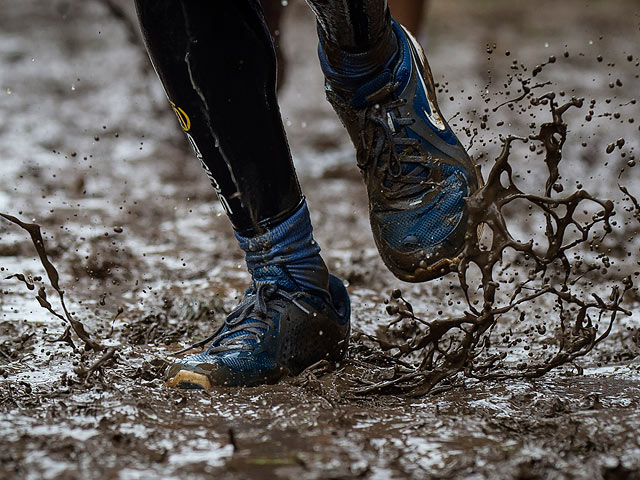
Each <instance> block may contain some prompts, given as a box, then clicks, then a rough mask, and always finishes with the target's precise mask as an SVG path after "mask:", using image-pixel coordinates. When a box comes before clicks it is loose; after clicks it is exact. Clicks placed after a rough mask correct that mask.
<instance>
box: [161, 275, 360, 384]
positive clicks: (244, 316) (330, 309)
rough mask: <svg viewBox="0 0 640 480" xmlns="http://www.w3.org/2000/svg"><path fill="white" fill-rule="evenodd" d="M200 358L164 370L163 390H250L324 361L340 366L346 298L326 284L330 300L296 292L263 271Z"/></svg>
mask: <svg viewBox="0 0 640 480" xmlns="http://www.w3.org/2000/svg"><path fill="white" fill-rule="evenodd" d="M264 270H265V271H264V272H259V273H261V275H259V276H256V275H254V279H255V280H256V281H255V282H254V284H253V286H252V287H251V288H250V289H249V290H248V291H247V292H246V294H245V298H244V299H243V301H242V303H240V305H239V306H238V307H237V308H236V309H235V310H234V311H233V312H231V314H230V315H229V316H228V317H227V319H226V320H225V322H224V324H223V325H222V327H221V328H220V329H219V330H218V331H217V332H216V333H215V334H214V335H213V336H212V337H210V338H209V339H207V340H205V341H203V342H201V343H200V344H199V345H203V344H205V343H209V341H210V342H211V343H210V345H209V347H208V348H207V349H206V351H204V352H203V353H201V354H198V355H191V356H188V357H185V358H183V359H182V360H181V361H180V362H179V363H175V364H173V365H171V366H170V367H169V368H168V370H167V379H168V380H167V383H166V385H167V386H170V387H181V388H204V389H208V388H211V387H212V386H216V385H224V386H241V385H244V386H251V385H259V384H263V383H274V382H276V381H278V380H279V379H280V378H281V377H282V376H284V375H286V374H292V375H297V374H299V373H300V372H301V371H302V370H304V369H305V368H306V367H308V366H310V365H313V364H314V363H316V362H318V361H320V360H323V359H326V360H329V361H332V362H337V361H340V360H341V359H342V358H343V356H344V353H345V351H346V349H347V344H348V341H349V330H350V323H349V316H350V305H349V295H348V293H347V290H346V288H345V287H344V285H343V284H342V281H341V280H340V279H338V278H337V277H335V276H333V275H332V276H330V279H329V294H330V297H331V301H327V300H326V299H324V298H322V297H321V296H318V295H314V294H311V293H308V292H306V291H303V290H300V288H299V287H298V285H297V284H296V282H295V281H294V280H293V279H292V278H291V277H290V276H289V275H288V274H287V273H286V272H285V271H284V269H283V268H281V267H277V266H274V267H266V268H265V269H264Z"/></svg>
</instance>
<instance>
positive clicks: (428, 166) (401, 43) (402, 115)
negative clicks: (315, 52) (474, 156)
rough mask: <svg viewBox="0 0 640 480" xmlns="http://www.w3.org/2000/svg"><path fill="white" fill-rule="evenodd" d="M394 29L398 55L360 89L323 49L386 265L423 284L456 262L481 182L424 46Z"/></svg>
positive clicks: (332, 98)
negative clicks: (469, 201) (442, 106)
mask: <svg viewBox="0 0 640 480" xmlns="http://www.w3.org/2000/svg"><path fill="white" fill-rule="evenodd" d="M393 30H394V33H395V36H396V39H397V41H398V52H397V55H396V56H395V57H394V59H393V60H392V61H391V62H390V63H389V64H388V65H387V66H386V67H385V68H384V70H383V71H382V72H381V73H379V74H378V75H376V76H375V77H374V78H373V79H371V80H369V81H368V82H366V83H364V84H363V85H361V86H360V87H359V88H357V89H350V90H345V88H344V87H343V86H344V85H345V84H348V80H349V79H348V78H347V77H345V76H344V75H343V74H342V75H341V74H339V73H337V72H336V71H335V70H333V69H332V67H331V66H330V65H329V63H328V61H327V58H326V55H325V54H324V52H323V49H322V44H321V45H320V48H319V55H320V62H321V65H322V69H323V71H324V73H325V77H326V93H327V99H328V100H329V102H330V103H331V105H332V106H333V108H334V109H335V111H336V113H337V114H338V116H339V117H340V119H341V120H342V123H343V124H344V125H345V127H346V128H347V130H348V132H349V135H350V137H351V140H352V141H353V143H354V145H355V146H356V150H357V162H358V166H359V167H360V169H361V171H362V174H363V177H364V180H365V183H366V185H367V192H368V195H369V218H370V221H371V229H372V231H373V236H374V239H375V242H376V245H377V247H378V251H379V252H380V255H381V257H382V260H383V261H384V263H385V264H386V265H387V267H388V268H389V270H391V272H392V273H393V274H394V275H396V276H397V277H398V278H399V279H401V280H404V281H407V282H422V281H425V280H430V279H433V278H437V277H439V276H442V275H444V274H446V273H448V272H449V271H451V270H452V269H453V268H454V267H455V266H456V265H457V263H458V261H459V259H460V254H461V252H462V249H463V246H464V241H465V234H466V233H467V218H468V216H467V209H466V202H465V198H466V197H468V196H470V195H471V194H473V193H474V192H475V191H476V190H477V189H478V187H479V183H480V178H479V173H478V171H477V169H476V167H475V165H474V164H473V162H472V161H471V159H470V158H469V156H468V155H467V153H466V151H465V149H464V147H463V146H462V145H461V144H460V141H459V140H458V139H457V138H456V136H455V135H454V133H453V132H452V130H451V127H449V125H448V124H447V122H446V121H445V120H444V118H443V116H442V114H441V113H440V110H439V108H438V105H437V103H436V96H435V88H434V84H433V78H432V76H431V71H430V69H429V65H428V64H427V61H426V58H425V56H424V53H423V51H422V48H421V47H420V45H419V44H418V42H417V41H416V39H415V38H414V37H413V36H412V35H411V34H410V33H409V32H408V31H407V30H406V29H404V28H403V27H402V26H401V25H399V24H398V23H396V22H393Z"/></svg>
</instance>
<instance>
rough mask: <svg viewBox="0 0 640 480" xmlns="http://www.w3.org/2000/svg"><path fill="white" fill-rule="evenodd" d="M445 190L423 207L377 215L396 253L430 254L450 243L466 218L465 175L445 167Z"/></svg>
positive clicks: (384, 235) (450, 167)
mask: <svg viewBox="0 0 640 480" xmlns="http://www.w3.org/2000/svg"><path fill="white" fill-rule="evenodd" d="M441 169H442V173H443V177H444V181H443V182H442V191H441V192H440V194H438V195H437V196H436V197H435V198H434V199H433V200H432V201H431V202H429V203H428V204H426V205H423V206H421V207H419V208H415V209H408V210H389V211H383V212H376V213H375V215H376V217H377V219H378V223H379V224H380V225H381V227H380V228H381V235H382V238H383V239H384V241H385V242H387V243H388V244H389V246H391V247H392V248H393V249H394V250H397V251H400V252H406V253H408V252H412V251H415V250H416V249H422V250H424V251H425V253H430V252H432V251H433V250H435V249H436V247H437V246H438V245H439V244H441V243H442V242H443V241H444V240H446V239H447V238H448V237H449V236H450V235H451V234H452V233H453V232H454V230H455V229H456V227H457V226H458V224H459V223H460V220H461V219H462V215H463V210H464V198H465V197H466V196H468V186H467V183H466V182H464V181H462V180H461V178H463V177H462V172H461V171H460V170H459V169H457V168H455V167H452V166H449V165H442V166H441Z"/></svg>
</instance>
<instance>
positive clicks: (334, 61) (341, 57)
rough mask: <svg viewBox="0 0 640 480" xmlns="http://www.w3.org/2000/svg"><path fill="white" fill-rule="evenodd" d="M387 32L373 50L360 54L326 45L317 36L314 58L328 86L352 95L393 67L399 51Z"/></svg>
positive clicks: (394, 39) (395, 40) (391, 34)
mask: <svg viewBox="0 0 640 480" xmlns="http://www.w3.org/2000/svg"><path fill="white" fill-rule="evenodd" d="M388 32H389V33H388V34H385V35H383V37H382V38H381V40H380V41H379V42H378V43H377V44H376V45H375V46H373V47H372V48H371V49H369V50H367V51H364V52H360V53H351V52H347V51H344V50H340V49H339V48H337V47H336V46H332V45H329V43H328V42H327V41H326V40H324V39H323V38H322V33H321V32H319V33H318V36H319V38H320V42H319V43H318V57H319V58H320V66H321V68H322V72H323V73H324V76H325V77H326V78H327V80H329V82H330V83H331V86H332V87H333V88H337V89H338V90H340V91H342V92H343V93H347V94H348V93H353V92H355V91H356V90H357V89H358V88H359V87H360V86H362V85H363V84H365V83H367V82H368V81H369V80H371V79H373V78H374V77H376V76H377V75H379V74H380V73H381V72H383V71H385V70H387V69H389V68H390V67H393V66H394V65H395V63H396V60H397V57H398V53H399V52H400V50H401V49H400V46H399V44H398V39H397V37H396V34H395V32H394V31H393V29H392V28H391V27H390V28H389V31H388Z"/></svg>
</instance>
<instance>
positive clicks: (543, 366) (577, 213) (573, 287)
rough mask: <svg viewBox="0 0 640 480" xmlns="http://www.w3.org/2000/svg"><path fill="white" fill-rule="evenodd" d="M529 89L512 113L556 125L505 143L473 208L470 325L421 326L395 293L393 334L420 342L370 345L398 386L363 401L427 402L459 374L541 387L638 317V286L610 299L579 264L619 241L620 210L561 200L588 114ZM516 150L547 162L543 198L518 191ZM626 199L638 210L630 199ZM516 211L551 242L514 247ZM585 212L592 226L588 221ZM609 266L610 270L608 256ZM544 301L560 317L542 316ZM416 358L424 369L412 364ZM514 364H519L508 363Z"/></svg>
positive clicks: (583, 196) (582, 195)
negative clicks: (566, 151)
mask: <svg viewBox="0 0 640 480" xmlns="http://www.w3.org/2000/svg"><path fill="white" fill-rule="evenodd" d="M538 86H542V85H536V87H538ZM524 87H526V82H524V83H523V90H524V92H523V94H522V95H521V96H520V97H518V98H516V99H514V100H510V101H508V102H507V103H513V102H518V101H520V100H523V99H525V98H529V102H530V104H531V105H532V106H539V105H548V106H549V108H550V112H551V117H552V120H551V121H550V122H547V123H543V124H542V125H541V126H540V128H539V131H538V133H537V134H532V135H530V136H529V137H515V136H509V137H507V138H506V139H504V140H503V147H502V152H501V154H500V155H499V156H498V158H497V159H496V160H495V162H494V164H493V167H492V168H491V171H490V173H489V175H488V178H487V181H486V183H485V185H484V186H483V187H482V188H481V189H479V190H478V191H477V192H476V193H475V194H474V195H473V196H472V197H470V198H469V199H468V202H467V205H468V209H469V232H470V233H468V234H467V237H466V244H465V247H464V252H463V255H462V260H461V262H460V264H459V265H458V268H457V271H456V273H457V276H458V280H459V285H460V287H461V289H462V291H463V293H464V298H465V300H466V304H467V309H466V310H465V313H464V315H462V316H454V317H447V315H446V314H442V312H439V315H438V317H439V318H437V319H435V320H426V319H422V318H419V317H418V316H417V315H416V314H415V312H414V308H413V307H412V305H411V303H410V302H409V301H408V300H406V299H405V298H404V297H403V296H402V293H401V292H400V290H395V291H394V292H393V293H392V295H391V299H390V302H391V304H390V305H389V306H388V307H387V312H388V313H389V314H390V315H392V316H394V317H395V319H394V320H393V321H392V322H391V323H390V325H389V327H388V328H389V329H394V328H395V329H398V328H402V329H405V332H404V336H405V337H406V336H407V332H406V328H407V323H408V324H409V325H410V327H409V329H410V330H411V331H412V333H411V334H410V335H409V338H408V339H406V340H404V341H402V342H389V341H386V340H384V339H382V340H381V339H380V338H373V337H370V338H371V339H372V340H374V341H375V342H377V343H378V344H379V346H380V347H381V348H382V350H383V351H385V352H389V353H391V356H390V357H387V360H390V359H394V360H397V361H398V362H397V364H396V371H395V374H394V375H393V376H392V378H387V379H385V380H384V381H380V382H375V383H373V384H370V385H366V386H364V387H361V388H359V389H358V390H357V391H358V393H371V392H379V391H385V392H391V391H393V392H408V393H410V394H412V395H423V394H425V393H428V392H429V391H431V390H432V389H433V388H434V387H435V386H436V385H438V384H439V383H440V382H443V381H447V382H449V383H451V382H453V381H454V379H455V377H456V376H457V375H458V374H459V373H460V372H463V374H464V376H466V377H472V378H477V379H484V380H487V379H495V378H533V377H539V376H542V375H544V374H545V373H547V372H549V371H550V370H551V369H553V368H556V367H559V366H562V365H566V364H570V363H572V362H574V360H576V359H577V358H578V357H581V356H584V355H586V354H587V353H589V352H590V351H591V350H592V349H593V348H594V347H595V346H596V345H597V344H598V343H600V342H602V341H603V340H604V339H605V338H606V337H607V336H608V335H609V333H610V332H611V330H612V326H613V324H614V322H615V321H616V318H617V316H618V315H619V314H626V315H631V312H630V311H629V310H628V309H626V308H624V307H623V301H624V297H625V294H626V293H627V291H629V290H630V289H632V288H633V282H632V280H631V277H630V276H627V277H625V278H623V279H620V280H619V281H618V282H617V283H616V284H615V285H613V286H612V287H611V290H610V291H609V292H607V295H606V296H604V295H603V294H602V292H597V291H596V290H594V289H593V288H589V286H588V285H587V283H588V282H587V281H585V277H586V276H587V275H588V274H589V273H590V272H591V271H593V270H596V269H597V268H598V267H597V266H591V267H589V268H587V269H585V268H584V265H583V263H584V262H583V260H582V259H581V258H582V255H584V253H585V251H586V252H597V251H598V250H599V249H600V246H601V245H602V244H603V242H604V241H605V238H606V236H607V234H609V233H610V232H611V230H612V228H611V221H612V218H613V217H614V215H615V212H614V206H613V202H612V201H611V200H602V199H598V198H596V197H594V196H593V195H591V194H589V193H588V192H587V191H585V190H582V189H578V190H576V191H575V192H573V193H571V194H570V195H566V196H562V197H560V196H554V193H558V192H561V191H562V187H561V186H559V184H558V183H557V181H558V179H559V177H560V172H559V165H560V162H561V161H562V149H563V146H564V144H565V141H566V139H567V125H566V123H565V122H564V120H563V115H564V114H565V113H566V112H567V110H569V109H570V108H572V107H575V108H581V107H582V106H583V103H584V100H583V99H577V98H572V99H571V100H569V101H568V102H566V103H564V104H562V105H559V104H558V103H556V95H555V94H554V93H547V94H544V95H542V96H539V97H534V96H533V95H532V94H531V90H532V88H529V87H526V88H524ZM494 111H495V109H494ZM515 142H522V143H529V144H530V151H532V152H533V151H536V150H538V149H539V148H541V149H542V152H544V163H545V164H546V167H547V172H548V175H547V178H546V180H545V184H544V188H543V191H544V194H543V195H538V194H532V193H526V192H525V191H523V190H522V189H521V188H519V187H518V186H517V185H516V182H515V180H514V170H513V167H512V164H510V163H509V160H510V155H512V149H513V148H512V147H513V145H514V143H515ZM623 188H624V187H623ZM622 191H623V192H624V193H626V194H627V195H628V196H629V197H630V198H631V199H632V200H633V198H634V197H633V196H632V195H630V194H629V193H628V191H626V189H623V190H622ZM516 203H517V204H518V208H519V209H520V211H522V212H531V211H532V210H534V209H537V210H538V211H539V212H540V213H541V214H542V217H543V218H544V227H545V229H544V236H543V237H544V241H543V242H539V241H536V240H534V239H533V238H532V239H530V240H528V241H522V240H518V239H516V237H515V236H514V234H513V233H512V231H511V227H510V226H509V222H508V221H507V220H506V218H505V215H504V210H506V209H508V208H511V207H512V206H513V205H512V204H516ZM594 206H595V209H594ZM587 212H591V218H585V217H588V216H587V215H586V214H587ZM528 215H529V216H531V213H528ZM476 232H478V234H476ZM480 232H483V233H482V234H480ZM541 243H542V244H541ZM601 260H602V262H603V263H604V264H605V265H606V263H607V262H608V259H607V258H606V256H602V257H601ZM512 264H515V265H526V266H529V271H528V276H527V278H525V279H518V278H517V275H518V274H517V273H516V274H515V275H516V277H514V276H511V277H509V267H510V266H511V265H512ZM498 267H501V268H500V269H499V268H498ZM478 273H479V277H480V279H481V282H480V284H479V285H478V286H477V289H476V291H472V289H471V287H470V283H477V282H475V280H476V278H477V277H478ZM478 291H481V292H482V294H481V295H478V293H477V292H478ZM543 297H546V299H545V300H546V304H547V305H554V307H553V309H551V310H549V309H547V310H546V311H541V310H540V309H541V307H540V305H539V303H540V302H539V301H540V300H541V299H542V298H543ZM603 297H604V299H603ZM398 326H400V327H398ZM601 327H604V329H603V328H601ZM396 333H397V332H396ZM392 336H394V335H392ZM396 336H397V335H396ZM520 344H522V345H520ZM536 346H537V347H538V348H536ZM540 347H541V348H540ZM514 350H519V354H520V355H517V354H516V355H514ZM523 353H524V355H522V354H523ZM416 356H417V357H418V359H419V361H418V362H417V363H413V364H410V363H408V362H410V359H415V358H416ZM514 356H515V357H517V361H515V362H514V361H511V362H510V361H509V360H511V358H510V357H514Z"/></svg>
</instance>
